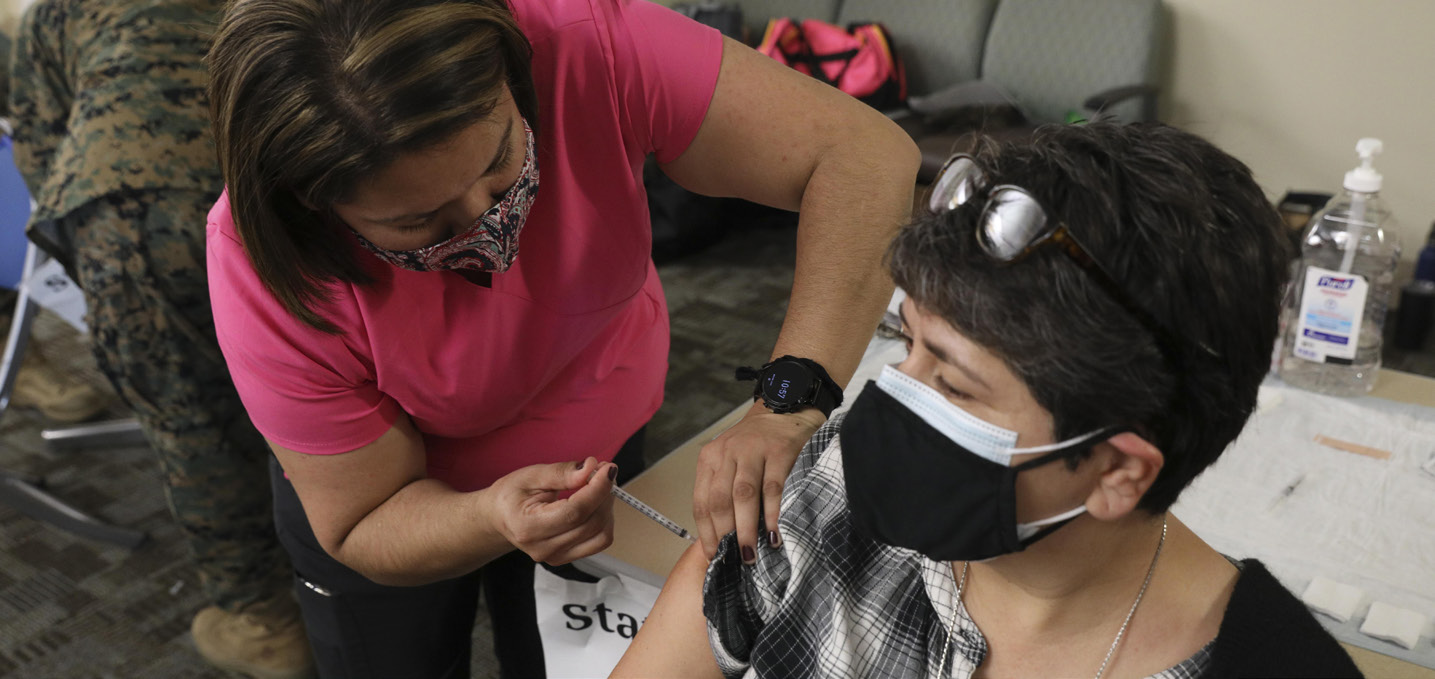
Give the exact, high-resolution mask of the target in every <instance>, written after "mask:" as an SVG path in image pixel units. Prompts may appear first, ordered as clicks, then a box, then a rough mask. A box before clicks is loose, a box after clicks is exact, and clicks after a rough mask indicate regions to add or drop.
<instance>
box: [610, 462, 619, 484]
mask: <svg viewBox="0 0 1435 679" xmlns="http://www.w3.org/2000/svg"><path fill="white" fill-rule="evenodd" d="M616 478H618V465H613V466H611V467H609V468H608V480H609V481H612V480H613V479H616Z"/></svg>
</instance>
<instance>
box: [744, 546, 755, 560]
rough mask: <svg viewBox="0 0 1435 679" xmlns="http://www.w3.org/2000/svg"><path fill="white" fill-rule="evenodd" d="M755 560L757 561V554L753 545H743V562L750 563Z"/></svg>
mask: <svg viewBox="0 0 1435 679" xmlns="http://www.w3.org/2000/svg"><path fill="white" fill-rule="evenodd" d="M754 561H757V554H754V553H753V551H752V548H751V547H748V546H747V545H743V546H742V562H743V563H748V564H750V563H753V562H754Z"/></svg>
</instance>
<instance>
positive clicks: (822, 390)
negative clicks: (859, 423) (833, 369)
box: [736, 356, 843, 417]
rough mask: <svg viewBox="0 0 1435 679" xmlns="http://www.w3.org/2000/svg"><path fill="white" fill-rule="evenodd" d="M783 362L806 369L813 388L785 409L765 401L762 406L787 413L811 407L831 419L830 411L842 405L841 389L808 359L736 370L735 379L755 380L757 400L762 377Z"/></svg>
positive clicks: (788, 359) (790, 358) (793, 358)
mask: <svg viewBox="0 0 1435 679" xmlns="http://www.w3.org/2000/svg"><path fill="white" fill-rule="evenodd" d="M783 362H789V363H796V364H798V365H801V366H802V367H804V368H806V369H807V371H808V372H809V373H810V374H811V375H812V378H813V381H814V383H815V384H814V387H815V388H814V389H813V390H812V393H811V394H810V395H806V396H804V397H803V398H800V399H798V400H797V402H796V403H794V404H792V405H791V406H788V407H785V408H780V407H779V406H777V405H775V404H773V403H772V402H769V401H768V400H767V399H763V404H764V405H766V406H767V407H768V408H771V409H772V410H773V412H779V413H788V412H793V411H795V410H799V409H801V408H803V407H807V406H811V407H813V408H816V409H818V410H820V411H822V415H823V417H831V416H832V411H833V410H836V409H837V408H838V406H841V405H842V398H843V397H842V387H840V386H838V384H837V382H836V381H835V380H833V379H832V376H831V375H828V374H827V369H826V368H823V367H822V364H821V363H818V362H817V361H814V360H812V359H810V358H799V357H797V356H783V357H781V358H778V359H776V360H773V361H772V362H770V363H768V364H766V365H764V366H762V367H761V368H738V369H737V374H736V377H737V379H738V380H740V381H750V380H755V381H756V382H757V384H755V385H753V389H752V396H753V400H757V399H759V398H763V393H762V389H763V383H764V381H765V380H764V376H765V375H766V374H767V372H768V371H769V370H771V369H772V367H773V366H774V365H776V364H778V363H783Z"/></svg>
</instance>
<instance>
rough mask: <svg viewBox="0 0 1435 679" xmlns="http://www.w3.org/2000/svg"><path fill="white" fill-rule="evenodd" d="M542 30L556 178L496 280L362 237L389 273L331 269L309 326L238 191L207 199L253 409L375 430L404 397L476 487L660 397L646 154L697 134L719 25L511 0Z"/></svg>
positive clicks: (236, 356) (570, 449) (590, 440)
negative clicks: (327, 323) (414, 265)
mask: <svg viewBox="0 0 1435 679" xmlns="http://www.w3.org/2000/svg"><path fill="white" fill-rule="evenodd" d="M509 4H510V6H511V7H512V8H513V10H514V14H515V16H516V17H517V19H518V23H519V25H520V26H521V27H522V29H523V32H524V34H525V35H527V36H528V39H529V41H530V42H531V44H532V46H533V77H534V82H535V85H536V86H537V91H538V107H539V115H540V118H541V134H540V136H539V139H538V162H539V167H540V168H541V171H542V183H541V186H540V188H539V193H538V198H537V200H536V201H535V203H534V205H533V210H532V212H531V213H530V215H529V218H528V221H527V223H526V225H525V227H524V230H523V232H522V235H521V237H520V254H519V255H518V258H517V260H515V262H514V264H513V266H512V267H511V268H510V269H509V270H508V271H507V272H505V273H502V274H495V275H494V276H493V286H492V288H484V287H480V286H477V285H474V284H472V283H469V282H468V281H467V280H465V279H464V278H463V277H461V276H459V275H458V274H455V273H452V272H441V273H418V272H413V271H407V270H403V269H398V268H395V267H392V266H391V265H388V264H385V263H382V262H380V261H379V260H378V259H377V258H374V257H373V256H372V255H371V254H369V253H368V252H366V251H364V250H363V249H361V248H358V247H355V252H356V256H359V257H366V258H368V259H369V260H370V261H369V264H370V265H371V266H370V269H372V270H373V271H375V273H376V274H377V278H378V280H377V281H376V282H375V283H373V284H371V285H364V286H358V285H350V284H333V285H331V286H330V287H329V290H330V292H331V293H332V295H333V302H332V303H331V304H329V305H326V306H324V307H322V313H324V315H325V316H326V317H327V318H329V319H330V320H331V321H332V322H334V323H335V324H336V325H337V326H338V327H339V328H340V329H341V332H340V333H339V334H337V335H331V334H326V333H322V332H319V331H317V330H314V329H313V328H310V327H309V326H307V325H304V324H303V323H301V322H300V321H298V320H296V319H295V318H293V317H292V316H291V315H289V314H288V312H286V311H285V310H284V308H283V307H282V306H281V305H280V304H279V303H278V301H276V300H275V299H274V298H273V296H271V295H270V294H269V292H268V291H267V290H266V289H265V288H264V286H263V284H262V283H260V281H259V279H258V277H257V275H256V274H255V272H254V269H253V267H252V266H251V264H250V262H249V260H248V258H247V257H246V256H245V253H244V249H243V245H242V243H241V242H240V241H239V239H238V236H237V235H236V232H235V229H234V223H233V219H232V217H231V214H230V210H229V201H228V197H227V196H222V197H221V198H220V199H219V202H217V203H216V204H215V206H214V208H213V210H211V211H210V214H209V225H208V245H207V247H208V264H209V284H210V297H211V300H212V302H213V306H214V317H215V324H216V328H217V330H218V334H219V343H220V347H221V348H222V349H223V351H224V355H225V359H226V360H227V361H228V364H229V369H230V372H231V374H232V376H233V378H234V383H235V386H236V387H238V389H239V394H240V396H241V397H242V399H243V401H244V405H245V408H246V409H247V410H248V412H249V415H250V417H251V418H252V419H253V421H254V424H255V425H256V426H257V427H258V428H259V431H260V432H262V433H263V434H264V435H265V436H266V437H268V438H269V439H270V440H272V441H274V442H275V443H277V444H279V445H282V446H284V447H286V448H290V449H292V450H296V451H299V452H304V453H312V454H321V455H322V454H334V453H343V452H347V451H350V450H354V449H356V448H359V447H361V446H364V445H366V444H368V443H371V442H373V441H374V440H375V439H377V438H378V437H379V436H380V435H381V434H383V433H384V432H385V431H387V430H388V429H389V428H390V427H391V426H392V425H393V422H394V420H395V418H396V417H397V416H398V414H399V413H400V412H404V413H407V414H408V415H409V417H410V418H411V419H412V421H413V422H414V425H415V426H416V427H417V428H418V430H419V431H420V432H422V433H423V436H424V443H425V446H426V450H427V455H428V472H429V475H430V476H431V477H433V478H438V479H441V480H443V481H446V482H448V483H450V484H452V485H453V486H454V487H455V488H458V489H460V490H474V489H477V488H482V487H484V486H487V485H488V484H490V483H492V482H493V481H494V480H495V479H497V478H498V477H500V476H503V475H504V474H507V473H509V472H511V471H513V470H515V469H518V468H519V467H523V466H526V465H530V464H538V463H544V462H558V461H567V460H578V459H582V458H583V457H585V456H588V455H594V456H597V457H599V458H602V459H611V458H612V456H613V455H614V454H615V453H616V452H617V450H618V448H619V447H620V446H621V445H622V443H623V442H624V441H625V440H626V439H627V438H628V437H629V436H631V435H632V434H633V433H634V432H635V431H636V430H637V429H638V428H639V427H641V426H642V425H643V424H644V423H645V422H647V421H648V419H649V418H651V417H652V415H653V413H654V412H655V411H656V410H657V408H658V405H659V403H660V402H661V401H662V394H663V378H664V375H665V373H666V371H667V356H668V325H667V306H666V304H665V303H664V300H663V292H662V287H661V285H660V284H659V282H658V278H657V274H656V271H655V270H654V268H653V265H652V260H651V258H650V249H651V231H650V226H649V221H648V212H647V201H646V196H645V194H644V191H643V184H642V163H643V160H644V157H645V156H647V155H648V154H650V153H651V154H654V155H655V156H656V157H657V159H658V160H659V161H660V162H667V161H671V160H673V159H675V158H677V157H678V156H679V155H681V154H682V153H683V151H684V150H686V149H687V147H688V145H689V143H691V141H692V139H693V137H694V136H695V135H696V134H697V131H698V128H699V126H700V125H701V124H702V121H703V118H704V116H705V115H706V113H707V107H708V103H709V102H710V100H711V98H712V93H713V90H714V88H715V87H716V83H717V74H718V69H719V66H720V65H721V61H722V41H721V36H720V35H719V34H718V33H717V32H716V31H714V30H712V29H710V28H707V27H704V26H702V25H700V24H697V23H695V22H692V21H690V20H688V19H686V18H685V17H682V16H680V15H678V14H676V13H674V12H672V11H671V10H668V9H666V8H663V7H660V6H657V5H654V4H651V3H648V2H644V1H642V0H509Z"/></svg>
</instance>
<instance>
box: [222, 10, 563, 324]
mask: <svg viewBox="0 0 1435 679" xmlns="http://www.w3.org/2000/svg"><path fill="white" fill-rule="evenodd" d="M531 60H532V49H531V47H530V45H529V43H528V39H527V38H526V37H524V35H523V33H522V32H521V31H520V30H519V27H518V24H517V21H516V20H515V19H514V17H513V14H512V13H511V12H510V11H509V9H508V6H507V5H506V4H505V3H504V1H503V0H238V1H237V2H234V3H233V4H232V5H230V8H229V10H228V12H227V13H226V14H225V16H224V19H223V21H222V22H221V23H220V26H219V30H218V32H217V34H216V37H215V41H214V45H213V47H212V48H211V50H210V53H209V58H208V64H209V78H210V81H209V99H210V108H211V114H212V116H213V118H214V138H215V145H216V148H217V150H218V153H219V163H220V168H221V169H222V170H223V173H224V181H225V183H226V184H227V186H228V189H229V205H230V210H231V211H232V212H233V215H234V224H235V228H236V229H237V230H238V232H239V237H240V239H241V240H242V241H243V243H244V249H245V251H246V252H247V253H248V255H249V259H250V261H251V262H252V263H253V264H254V269H255V271H256V273H257V274H258V275H259V279H260V280H261V281H263V282H264V285H265V287H266V288H268V289H269V291H270V293H272V294H273V295H274V296H275V298H276V299H278V300H279V302H280V303H282V304H283V305H284V306H285V308H287V309H288V310H289V312H290V313H291V314H294V315H295V316H296V317H298V318H299V319H301V320H303V321H304V322H306V323H308V324H310V325H312V326H314V327H316V328H320V329H322V330H326V331H329V332H334V331H335V330H336V329H335V328H334V326H333V325H332V324H331V323H329V322H328V321H327V320H326V319H324V318H323V317H322V316H320V315H319V314H318V313H317V312H316V311H315V310H314V308H313V307H314V305H315V303H316V302H322V301H324V299H325V294H324V292H323V289H322V288H321V287H320V284H321V283H324V282H327V281H336V280H337V281H346V282H351V283H368V282H370V277H369V275H368V273H367V272H366V270H365V269H363V268H362V267H361V265H360V263H359V261H357V260H356V258H354V257H353V256H352V253H351V249H350V248H348V247H346V244H345V242H344V241H343V240H342V239H341V233H340V232H338V231H336V230H335V229H334V228H333V225H334V220H335V219H337V218H335V217H333V216H332V215H331V214H329V208H330V207H331V206H332V205H334V204H335V203H343V202H346V201H348V200H350V199H352V197H353V195H352V194H353V191H354V189H355V187H356V186H357V185H358V183H359V182H361V181H363V180H364V179H366V178H367V177H369V176H372V175H373V174H374V173H375V172H378V171H380V170H382V169H383V168H384V167H386V166H387V165H388V164H389V163H392V162H393V161H394V160H395V159H396V158H397V157H399V156H400V155H403V154H405V153H409V152H413V151H419V150H422V149H425V148H428V147H431V146H433V145H435V144H437V143H440V142H442V141H445V140H447V139H449V138H451V137H452V136H453V135H454V134H457V133H458V132H459V131H461V130H463V129H464V128H466V127H468V126H469V125H472V124H473V123H476V122H478V121H480V120H483V119H485V118H487V117H488V116H489V115H491V114H492V112H493V110H494V108H495V106H497V104H498V103H499V101H501V98H502V94H503V91H504V87H505V85H506V86H507V88H508V91H509V92H511V93H512V95H513V99H514V101H515V102H516V103H517V105H518V110H519V112H520V113H522V114H523V117H524V118H525V119H527V121H528V124H529V125H530V127H532V128H533V130H534V132H535V133H537V131H538V128H539V121H538V105H537V95H536V94H535V91H534V87H533V78H532V73H531ZM306 206H313V207H314V208H316V209H310V208H309V207H306Z"/></svg>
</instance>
